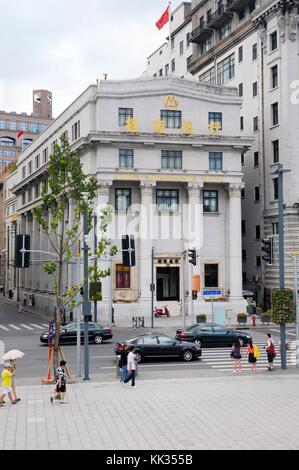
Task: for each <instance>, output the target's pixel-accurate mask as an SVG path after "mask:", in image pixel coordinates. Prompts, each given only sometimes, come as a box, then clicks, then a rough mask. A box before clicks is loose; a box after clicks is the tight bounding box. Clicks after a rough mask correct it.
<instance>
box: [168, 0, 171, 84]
mask: <svg viewBox="0 0 299 470" xmlns="http://www.w3.org/2000/svg"><path fill="white" fill-rule="evenodd" d="M168 8H169V41H168V43H169V75H170V76H171V75H172V67H171V28H170V26H171V2H169V6H168Z"/></svg>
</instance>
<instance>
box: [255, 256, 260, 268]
mask: <svg viewBox="0 0 299 470" xmlns="http://www.w3.org/2000/svg"><path fill="white" fill-rule="evenodd" d="M256 267H257V268H260V267H261V257H260V256H257V257H256Z"/></svg>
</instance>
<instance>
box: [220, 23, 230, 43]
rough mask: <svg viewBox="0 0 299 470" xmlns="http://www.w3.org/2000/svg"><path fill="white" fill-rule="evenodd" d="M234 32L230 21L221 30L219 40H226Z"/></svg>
mask: <svg viewBox="0 0 299 470" xmlns="http://www.w3.org/2000/svg"><path fill="white" fill-rule="evenodd" d="M231 32H232V24H231V22H230V21H229V22H228V23H226V24H224V25H223V26H221V27H220V28H219V40H220V41H221V40H222V39H224V38H226V37H227V36H229V34H230V33H231Z"/></svg>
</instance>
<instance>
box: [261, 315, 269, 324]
mask: <svg viewBox="0 0 299 470" xmlns="http://www.w3.org/2000/svg"><path fill="white" fill-rule="evenodd" d="M261 321H262V323H263V325H264V324H265V323H267V325H269V323H270V321H271V317H270V316H268V315H262V316H261Z"/></svg>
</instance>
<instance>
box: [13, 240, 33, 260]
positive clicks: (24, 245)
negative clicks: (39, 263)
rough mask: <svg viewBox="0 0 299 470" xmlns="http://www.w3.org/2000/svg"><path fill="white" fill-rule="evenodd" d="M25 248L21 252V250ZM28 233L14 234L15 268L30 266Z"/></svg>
mask: <svg viewBox="0 0 299 470" xmlns="http://www.w3.org/2000/svg"><path fill="white" fill-rule="evenodd" d="M23 249H25V250H27V251H26V252H21V250H23ZM29 250H30V235H17V236H16V252H15V267H16V268H29V266H30V253H29V252H28V251H29Z"/></svg>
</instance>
